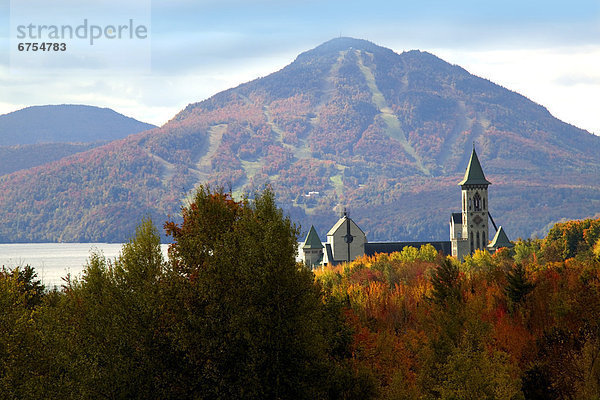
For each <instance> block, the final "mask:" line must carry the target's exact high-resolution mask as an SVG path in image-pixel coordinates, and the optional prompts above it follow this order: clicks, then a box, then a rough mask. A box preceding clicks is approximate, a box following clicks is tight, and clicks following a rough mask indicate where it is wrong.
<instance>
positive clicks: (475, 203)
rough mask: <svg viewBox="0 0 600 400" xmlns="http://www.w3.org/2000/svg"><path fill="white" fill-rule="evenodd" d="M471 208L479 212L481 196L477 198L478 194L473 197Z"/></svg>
mask: <svg viewBox="0 0 600 400" xmlns="http://www.w3.org/2000/svg"><path fill="white" fill-rule="evenodd" d="M473 206H474V207H475V211H481V196H479V193H475V196H473Z"/></svg>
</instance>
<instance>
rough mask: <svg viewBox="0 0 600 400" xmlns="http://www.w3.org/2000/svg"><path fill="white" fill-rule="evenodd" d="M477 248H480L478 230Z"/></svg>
mask: <svg viewBox="0 0 600 400" xmlns="http://www.w3.org/2000/svg"><path fill="white" fill-rule="evenodd" d="M477 248H478V249H480V248H481V242H480V241H479V232H477Z"/></svg>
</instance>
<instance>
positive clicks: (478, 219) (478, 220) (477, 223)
mask: <svg viewBox="0 0 600 400" xmlns="http://www.w3.org/2000/svg"><path fill="white" fill-rule="evenodd" d="M473 222H475V225H479V224H481V223H482V222H483V218H481V217H480V216H479V215H476V216H475V218H473Z"/></svg>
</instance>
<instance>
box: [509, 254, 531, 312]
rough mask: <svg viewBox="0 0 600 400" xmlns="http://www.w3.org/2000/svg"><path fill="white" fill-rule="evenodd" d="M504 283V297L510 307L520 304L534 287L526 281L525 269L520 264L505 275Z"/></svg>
mask: <svg viewBox="0 0 600 400" xmlns="http://www.w3.org/2000/svg"><path fill="white" fill-rule="evenodd" d="M506 282H507V284H506V289H505V290H506V295H507V296H508V298H509V300H510V301H511V304H512V305H518V304H519V303H521V302H522V301H523V299H524V298H525V296H527V295H528V294H529V293H530V292H531V291H532V290H533V288H534V287H535V284H533V283H532V282H530V281H528V280H527V276H526V272H525V268H524V267H523V265H522V264H520V263H517V264H515V266H514V268H513V269H512V270H511V271H508V272H507V273H506Z"/></svg>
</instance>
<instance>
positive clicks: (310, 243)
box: [302, 225, 323, 249]
mask: <svg viewBox="0 0 600 400" xmlns="http://www.w3.org/2000/svg"><path fill="white" fill-rule="evenodd" d="M302 248H303V249H322V248H323V243H321V239H319V235H317V231H316V230H315V227H314V226H312V225H311V226H310V230H309V231H308V235H306V240H305V241H304V245H303V246H302Z"/></svg>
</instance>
